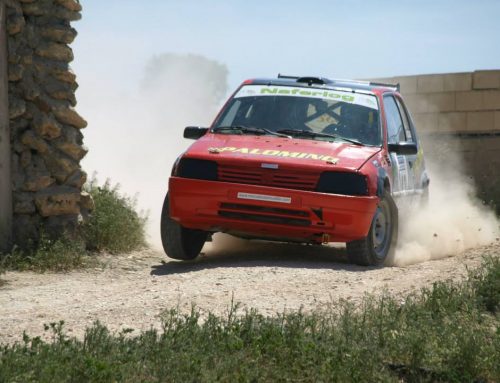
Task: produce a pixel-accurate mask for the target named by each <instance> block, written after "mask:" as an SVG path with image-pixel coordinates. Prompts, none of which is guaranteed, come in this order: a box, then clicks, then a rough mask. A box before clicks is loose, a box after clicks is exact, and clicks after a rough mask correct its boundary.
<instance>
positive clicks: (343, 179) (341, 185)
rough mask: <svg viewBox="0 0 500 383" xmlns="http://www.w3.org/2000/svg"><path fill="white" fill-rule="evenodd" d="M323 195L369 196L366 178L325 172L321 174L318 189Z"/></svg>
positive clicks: (350, 174) (346, 173) (352, 174)
mask: <svg viewBox="0 0 500 383" xmlns="http://www.w3.org/2000/svg"><path fill="white" fill-rule="evenodd" d="M316 191H318V192H321V193H332V194H341V195H356V196H365V195H368V182H367V179H366V176H364V175H363V174H359V173H352V172H324V173H322V174H321V176H320V178H319V182H318V186H317V187H316Z"/></svg>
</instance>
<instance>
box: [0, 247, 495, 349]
mask: <svg viewBox="0 0 500 383" xmlns="http://www.w3.org/2000/svg"><path fill="white" fill-rule="evenodd" d="M499 250H500V243H499V242H498V241H497V242H496V243H494V244H492V245H488V246H483V247H480V248H476V249H472V250H468V251H466V252H464V253H462V254H458V255H456V256H454V257H448V258H443V259H439V260H433V261H428V262H424V263H420V264H415V265H411V266H406V267H380V268H374V267H368V268H366V267H359V266H353V265H349V264H347V263H345V261H344V257H345V250H343V249H332V248H317V247H311V246H300V245H289V244H272V243H254V244H250V245H248V246H245V247H242V248H239V249H238V248H237V249H233V250H229V249H228V250H225V251H220V250H208V251H206V253H204V254H203V255H202V256H200V257H199V258H198V259H197V260H196V261H194V262H191V263H182V262H176V261H169V260H168V259H167V258H166V257H165V256H164V255H163V253H160V252H156V251H152V250H147V251H142V252H137V253H133V254H131V255H128V256H115V257H111V256H109V257H105V263H106V265H105V267H98V268H94V269H90V270H83V271H74V272H70V273H67V274H53V273H46V274H35V273H31V272H23V273H19V272H8V273H6V274H4V275H2V276H1V277H0V278H1V279H2V280H3V281H4V282H6V283H5V284H4V285H3V286H2V287H0V343H5V342H8V343H11V342H13V341H16V340H20V339H21V337H22V333H23V331H24V330H25V331H26V332H27V333H28V334H29V335H31V336H36V335H41V336H48V335H49V334H48V333H44V331H43V324H44V323H50V322H55V321H59V320H64V321H65V329H66V331H67V333H68V334H69V335H75V336H81V335H82V334H83V332H84V329H85V327H87V326H89V325H91V324H92V323H93V322H94V321H95V320H100V321H101V322H102V323H104V324H106V325H107V326H108V327H109V328H110V329H112V330H120V329H122V328H133V329H135V331H134V333H137V331H138V330H144V329H148V328H150V327H151V326H155V327H157V326H158V325H159V323H160V319H159V314H160V313H161V312H162V310H165V309H168V308H172V307H178V308H179V309H181V310H183V311H188V310H189V309H190V307H191V305H192V304H196V306H197V307H199V309H200V310H201V311H202V312H206V311H212V312H215V313H219V314H224V313H226V312H227V310H228V307H229V306H230V304H231V298H232V297H234V301H235V302H241V304H242V305H243V307H245V306H246V307H253V308H256V309H258V310H259V311H260V312H261V313H263V314H269V315H272V314H274V313H277V312H283V311H284V310H296V309H298V308H300V307H303V309H304V310H314V309H321V308H324V307H325V306H326V305H328V304H331V303H333V302H335V301H336V300H338V299H339V298H344V299H348V300H352V301H359V300H360V299H361V298H362V297H363V295H364V294H365V293H379V292H381V291H383V290H384V289H386V290H387V291H389V292H390V293H392V294H395V295H405V294H407V293H409V292H412V291H417V290H419V289H420V288H422V287H426V286H430V285H432V283H433V282H434V281H437V280H446V279H454V280H456V279H459V278H462V277H463V276H464V275H466V273H467V270H466V269H467V267H468V268H474V267H476V266H478V265H479V264H480V263H481V259H482V256H483V255H488V254H489V255H498V254H499V253H500V251H499Z"/></svg>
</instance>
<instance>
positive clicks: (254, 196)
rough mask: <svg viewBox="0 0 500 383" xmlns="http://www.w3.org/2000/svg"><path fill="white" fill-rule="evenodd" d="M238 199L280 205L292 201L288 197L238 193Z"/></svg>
mask: <svg viewBox="0 0 500 383" xmlns="http://www.w3.org/2000/svg"><path fill="white" fill-rule="evenodd" d="M238 198H239V199H251V200H254V201H267V202H280V203H291V202H292V199H291V198H290V197H278V196H275V195H266V194H252V193H241V192H240V193H238Z"/></svg>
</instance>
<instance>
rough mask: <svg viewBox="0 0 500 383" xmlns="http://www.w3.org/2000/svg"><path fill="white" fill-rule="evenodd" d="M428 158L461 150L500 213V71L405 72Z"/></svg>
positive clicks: (472, 174)
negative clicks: (419, 73)
mask: <svg viewBox="0 0 500 383" xmlns="http://www.w3.org/2000/svg"><path fill="white" fill-rule="evenodd" d="M377 80H379V81H384V82H390V83H400V85H401V94H402V95H403V97H404V99H405V101H406V103H407V105H408V107H409V109H410V112H411V114H412V117H413V120H414V122H415V125H416V127H417V130H418V131H419V133H420V136H422V138H423V141H424V150H425V151H426V157H430V158H432V157H434V158H438V159H439V160H443V161H446V157H447V156H448V155H454V154H457V155H458V157H460V158H461V159H462V160H463V161H462V162H463V165H464V170H465V172H466V173H468V174H469V175H470V177H471V178H473V180H474V181H475V183H476V185H477V187H478V191H479V195H480V197H481V198H483V200H484V201H486V202H494V203H495V204H496V206H497V208H498V209H499V212H500V70H481V71H475V72H469V73H446V74H431V75H420V76H400V77H391V78H383V79H377Z"/></svg>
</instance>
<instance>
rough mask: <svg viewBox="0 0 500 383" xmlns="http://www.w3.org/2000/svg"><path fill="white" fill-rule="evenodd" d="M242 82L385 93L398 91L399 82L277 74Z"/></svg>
mask: <svg viewBox="0 0 500 383" xmlns="http://www.w3.org/2000/svg"><path fill="white" fill-rule="evenodd" d="M244 84H253V85H281V86H295V87H304V88H308V87H313V88H321V89H325V88H326V89H338V88H347V89H350V90H353V91H361V92H362V93H366V92H369V93H378V94H380V93H385V92H394V91H396V92H399V84H383V83H378V82H370V81H357V80H339V79H329V78H325V77H317V76H301V77H300V76H284V75H280V74H278V77H277V78H255V79H250V80H247V81H245V82H244Z"/></svg>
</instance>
